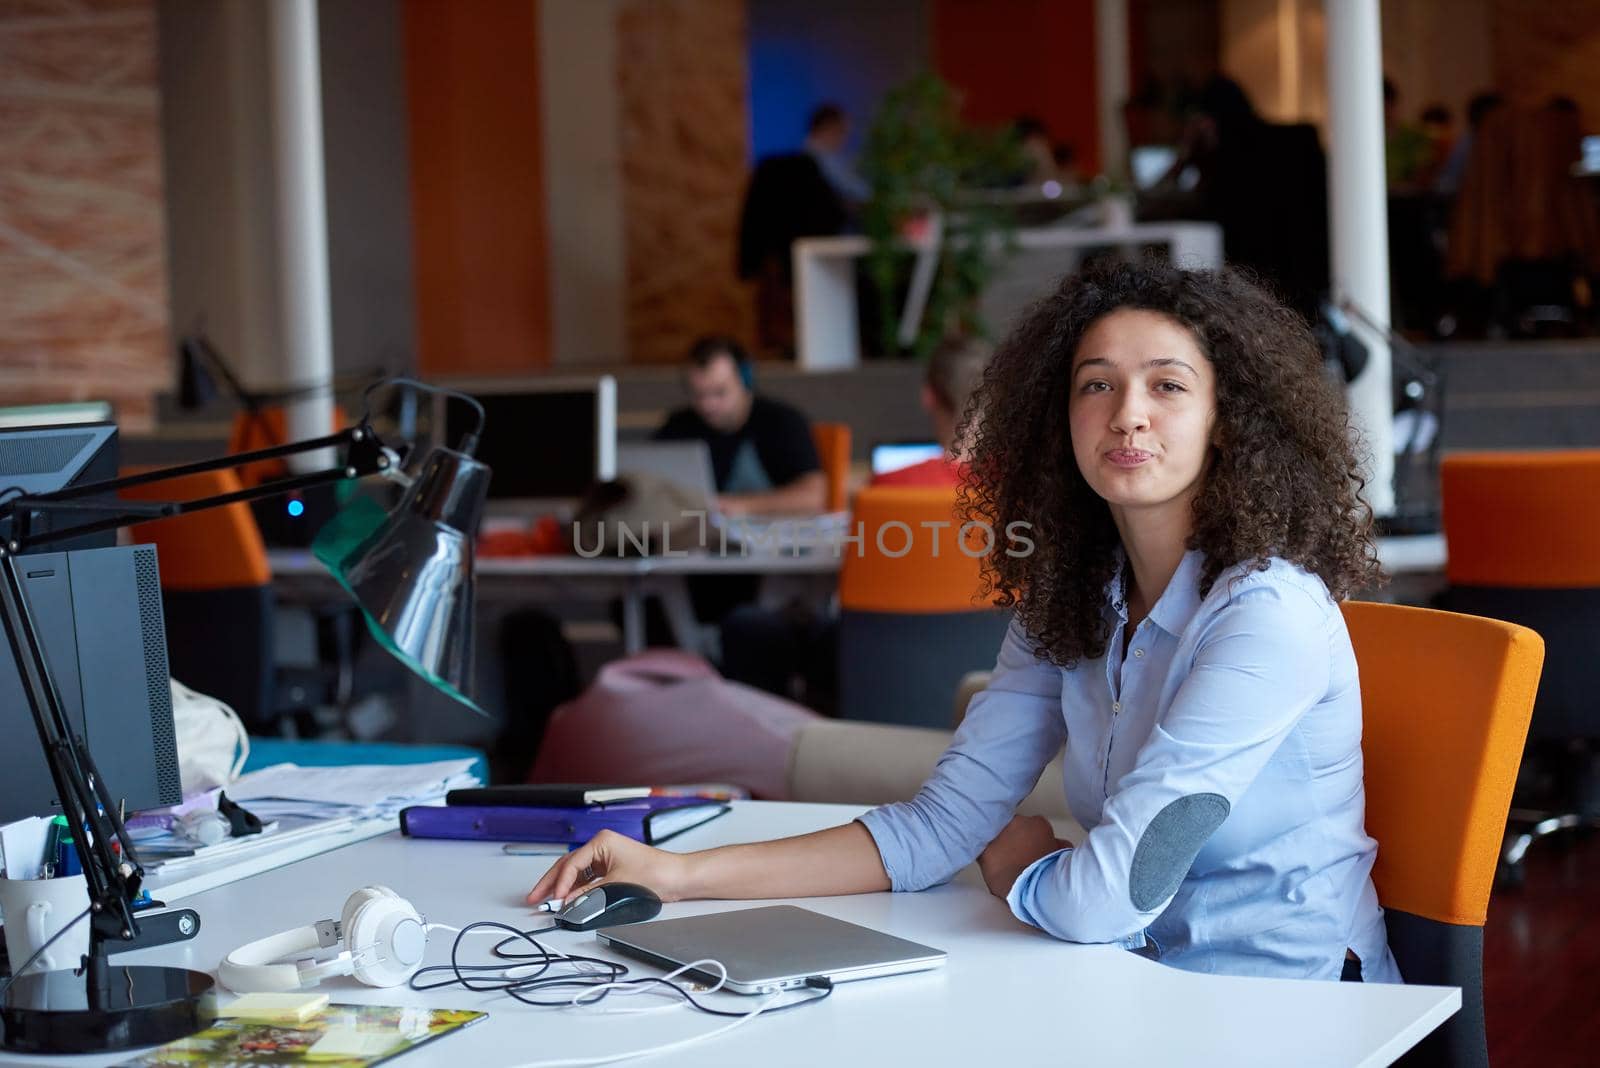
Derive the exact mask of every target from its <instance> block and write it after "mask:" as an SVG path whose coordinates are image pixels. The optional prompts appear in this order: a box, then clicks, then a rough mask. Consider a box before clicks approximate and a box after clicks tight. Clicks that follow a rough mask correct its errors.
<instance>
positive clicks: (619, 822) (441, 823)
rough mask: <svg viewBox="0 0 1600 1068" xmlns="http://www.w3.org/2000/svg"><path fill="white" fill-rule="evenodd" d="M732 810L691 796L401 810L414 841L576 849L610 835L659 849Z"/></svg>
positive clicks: (403, 823) (402, 821)
mask: <svg viewBox="0 0 1600 1068" xmlns="http://www.w3.org/2000/svg"><path fill="white" fill-rule="evenodd" d="M727 811H728V806H727V805H726V804H724V803H723V802H721V801H705V800H701V799H698V798H692V797H688V798H685V797H641V798H639V799H637V800H633V801H614V802H611V803H610V804H605V805H591V806H589V807H588V808H564V807H556V806H546V805H529V806H522V807H511V806H505V805H495V806H477V805H412V806H411V807H410V808H406V809H402V810H401V811H400V833H401V834H407V835H410V836H411V837H413V838H467V839H473V840H476V841H489V842H567V843H570V844H577V843H580V842H587V841H588V840H589V839H591V838H593V837H594V836H595V835H596V834H597V833H598V832H600V831H605V830H610V831H616V832H617V833H618V834H625V835H627V836H628V837H629V838H633V839H635V840H637V841H640V842H643V843H645V844H646V845H659V844H660V843H662V842H665V841H666V840H667V839H669V838H671V837H673V836H674V835H678V834H682V833H683V832H684V831H687V830H688V829H689V828H691V827H698V826H700V825H701V824H702V823H705V822H707V821H708V820H714V819H716V818H717V817H718V816H720V815H722V814H723V813H724V812H727Z"/></svg>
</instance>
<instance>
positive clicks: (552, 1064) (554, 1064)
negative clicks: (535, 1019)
mask: <svg viewBox="0 0 1600 1068" xmlns="http://www.w3.org/2000/svg"><path fill="white" fill-rule="evenodd" d="M780 996H781V995H780V994H776V993H774V994H769V995H767V997H766V998H765V999H764V1000H763V1001H762V1002H761V1004H759V1005H757V1006H756V1007H755V1008H754V1009H751V1010H750V1011H749V1012H747V1013H745V1014H744V1015H743V1016H741V1017H739V1018H738V1019H737V1020H735V1021H733V1022H732V1023H729V1024H724V1025H722V1026H721V1027H719V1028H717V1029H716V1030H715V1031H707V1032H706V1033H705V1034H703V1035H694V1036H692V1037H690V1038H681V1039H679V1040H678V1041H676V1042H667V1043H665V1044H663V1045H660V1046H648V1047H646V1048H644V1049H630V1050H627V1051H626V1052H623V1053H607V1054H603V1055H602V1056H599V1057H569V1058H566V1059H564V1060H559V1061H524V1062H523V1063H521V1064H518V1065H515V1066H514V1068H587V1066H588V1065H593V1064H611V1063H612V1062H613V1061H626V1060H630V1059H632V1058H634V1057H647V1056H653V1055H655V1054H657V1053H667V1052H670V1051H672V1050H678V1049H683V1048H685V1047H687V1046H692V1045H694V1044H695V1043H697V1042H705V1041H707V1040H709V1039H713V1038H716V1037H717V1036H718V1035H725V1034H727V1033H728V1032H729V1031H732V1030H733V1029H734V1028H735V1027H740V1026H743V1025H744V1024H747V1023H749V1022H750V1021H751V1020H754V1019H755V1018H756V1017H757V1016H760V1015H761V1014H762V1013H763V1012H766V1011H767V1010H768V1009H770V1008H771V1007H772V1003H773V1002H775V1001H777V1000H778V998H779V997H780Z"/></svg>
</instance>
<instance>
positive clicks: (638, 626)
mask: <svg viewBox="0 0 1600 1068" xmlns="http://www.w3.org/2000/svg"><path fill="white" fill-rule="evenodd" d="M850 551H852V549H851V547H850V546H848V545H846V546H843V547H842V549H841V550H840V551H838V552H836V551H834V549H833V548H832V547H831V546H828V545H817V546H812V547H809V548H808V549H806V550H805V551H802V552H798V553H795V552H791V551H789V550H787V549H784V550H776V551H772V550H763V551H759V552H755V551H753V552H750V553H749V554H742V553H740V552H739V551H738V550H736V549H730V550H729V551H728V553H727V554H726V555H716V554H711V553H690V554H687V555H685V556H670V557H667V556H654V557H625V558H619V557H615V556H597V557H593V558H590V559H586V558H584V557H581V556H480V557H478V567H477V575H478V596H479V598H481V599H482V600H484V601H486V602H506V601H512V602H523V601H544V602H551V601H561V600H579V601H586V602H606V601H610V600H612V599H617V600H620V601H621V602H622V645H623V650H624V651H625V652H627V653H636V652H639V651H640V650H642V649H643V648H644V647H645V633H644V604H645V599H646V598H647V597H650V596H652V595H654V596H658V597H660V598H661V602H662V605H663V607H664V608H665V609H666V614H667V620H668V622H669V623H670V624H671V625H672V629H673V632H674V635H675V637H676V638H677V639H678V644H679V645H680V646H681V647H683V648H685V649H694V650H697V651H702V652H703V651H704V650H705V643H704V640H703V636H702V634H701V628H700V626H699V624H697V623H696V622H695V618H694V611H693V609H692V607H691V605H690V603H689V588H688V584H687V582H686V579H687V578H688V577H689V576H691V575H761V576H763V578H765V579H767V580H768V582H767V585H768V586H780V585H781V588H782V589H783V591H784V592H786V593H795V594H798V595H801V596H804V597H806V598H807V599H813V600H817V601H825V600H826V599H827V597H828V596H829V595H830V594H831V593H832V592H833V591H834V589H836V587H837V576H838V573H839V567H840V565H841V564H842V562H843V555H842V554H843V553H846V552H850ZM1378 558H1379V560H1380V561H1381V562H1382V563H1383V566H1384V568H1385V569H1386V570H1387V571H1389V572H1390V573H1391V574H1392V575H1394V576H1395V577H1396V584H1395V592H1397V593H1400V592H1402V591H1403V590H1406V589H1409V588H1410V586H1409V585H1407V584H1408V583H1409V584H1413V585H1417V587H1418V588H1419V589H1423V590H1424V592H1426V589H1427V588H1428V587H1430V586H1432V585H1438V584H1441V583H1442V575H1443V572H1444V563H1445V542H1444V535H1442V534H1421V535H1407V536H1404V537H1394V538H1379V539H1378ZM267 559H268V561H269V563H270V565H271V567H272V578H273V584H274V586H275V587H276V588H277V591H278V595H279V597H280V598H282V599H283V600H285V601H288V602H306V601H310V602H319V601H323V600H327V599H328V598H329V597H331V596H334V595H335V594H336V593H337V587H336V586H335V584H334V581H333V579H332V577H331V576H330V575H329V574H328V573H327V571H326V569H324V568H323V567H322V565H321V564H319V563H318V562H317V561H316V560H315V559H314V558H313V557H312V556H311V554H310V553H309V552H306V551H305V550H299V549H277V550H273V551H271V552H269V553H268V554H267ZM1398 599H1400V600H1406V597H1405V596H1403V595H1402V596H1401V597H1399V598H1398Z"/></svg>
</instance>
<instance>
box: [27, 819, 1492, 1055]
mask: <svg viewBox="0 0 1600 1068" xmlns="http://www.w3.org/2000/svg"><path fill="white" fill-rule="evenodd" d="M861 811H862V809H861V808H860V806H844V805H800V804H780V803H763V802H744V803H740V804H737V805H736V806H735V808H734V811H733V812H732V813H730V814H729V815H727V816H724V817H723V818H721V819H718V820H716V821H714V822H712V823H710V824H707V825H706V826H704V827H702V828H698V829H696V830H694V831H691V832H688V833H686V834H685V835H683V836H681V838H680V839H678V840H677V841H675V842H674V843H673V846H674V848H679V849H696V848H703V847H706V846H710V845H722V844H727V843H731V842H739V841H752V840H757V839H761V838H769V837H775V836H780V835H788V834H798V833H803V832H806V831H811V830H816V829H820V828H823V827H828V826H833V825H837V824H840V823H843V822H846V821H848V820H849V819H851V818H853V817H854V816H855V815H856V814H858V813H860V812H861ZM550 863H551V861H550V860H549V859H548V858H544V857H510V856H506V855H504V854H503V853H502V852H501V850H500V845H499V843H496V842H451V841H421V840H411V839H404V838H401V837H400V836H399V835H398V834H391V835H388V836H385V837H382V838H375V839H371V840H368V841H365V842H361V843H358V844H355V845H351V846H348V847H345V848H342V849H337V850H334V851H332V852H329V853H324V854H322V855H320V856H316V857H312V858H310V859H307V860H302V861H300V862H299V863H296V864H291V865H289V866H287V867H284V868H279V869H277V870H274V871H269V872H264V873H261V874H257V875H253V876H251V877H249V878H247V879H244V880H243V881H240V882H236V883H233V884H231V885H228V886H223V887H218V888H216V889H213V890H210V891H207V892H205V893H202V894H198V895H196V896H194V897H190V898H187V899H186V900H185V901H184V902H183V903H184V904H185V905H187V906H189V907H192V908H195V909H197V910H199V912H200V914H201V917H202V929H201V933H200V934H199V936H198V937H197V938H196V939H195V940H194V941H192V942H190V943H187V944H185V945H183V946H182V947H176V946H168V947H164V948H161V949H155V950H146V951H142V952H141V953H137V954H125V955H123V956H120V957H118V958H116V960H117V961H118V962H124V963H165V964H183V965H186V966H188V967H192V968H197V969H202V970H206V971H212V970H214V969H215V967H216V965H217V962H218V960H219V959H220V958H221V957H222V955H223V954H224V953H225V952H227V951H228V950H230V949H232V948H234V947H235V946H237V945H239V944H240V943H242V942H244V941H247V940H251V939H256V938H261V937H263V936H265V935H268V934H271V933H273V932H276V931H281V930H285V929H287V928H290V927H294V926H299V925H303V924H306V923H310V922H312V921H314V920H317V919H321V918H323V917H328V916H337V915H338V913H339V910H340V908H341V906H342V905H343V903H344V899H345V897H346V896H347V895H348V894H349V892H350V891H351V890H353V889H355V888H357V887H359V886H363V885H367V884H369V883H374V882H381V883H383V884H385V885H388V886H390V887H392V888H394V889H395V890H396V891H397V892H399V893H401V894H403V895H404V896H406V897H408V898H410V899H411V900H412V901H413V902H414V903H415V904H416V905H417V907H418V908H419V909H420V910H421V911H422V913H423V914H424V915H425V916H426V917H427V918H428V919H429V920H431V921H435V922H440V923H449V924H455V925H460V924H465V923H468V922H471V921H474V920H481V919H494V920H501V921H504V922H507V923H513V924H517V925H520V926H522V927H532V926H539V925H541V921H542V919H543V917H541V916H536V915H534V914H533V913H531V912H530V911H529V910H528V908H527V906H526V905H524V904H523V895H524V894H525V893H526V891H527V890H528V888H529V887H530V886H531V885H532V884H533V882H534V880H535V879H536V878H537V876H538V875H539V874H540V873H541V872H543V871H544V869H545V868H546V867H547V866H548V865H549V864H550ZM795 903H796V904H801V905H803V906H804V907H807V908H811V909H815V910H816V911H818V912H823V913H827V914H830V915H833V916H837V917H839V918H841V919H846V920H850V921H853V922H856V923H860V924H864V925H866V926H869V927H874V928H877V929H879V930H883V931H888V932H890V933H892V934H896V935H899V936H901V937H904V938H910V939H912V940H914V941H919V942H924V943H926V944H928V945H931V946H936V947H938V948H941V949H944V950H947V951H948V952H949V954H950V959H949V963H948V964H947V965H946V966H945V967H944V968H942V969H940V970H938V971H933V972H924V973H919V974H913V975H904V976H893V977H889V978H881V979H869V980H864V981H860V982H854V983H843V984H840V985H839V987H838V988H836V989H835V990H834V992H833V995H832V996H831V997H830V998H829V999H828V1000H826V1001H824V1002H822V1003H821V1004H819V1005H814V1006H808V1007H806V1008H803V1009H796V1010H794V1011H793V1012H788V1013H782V1014H780V1015H777V1016H773V1017H770V1018H767V1017H760V1018H757V1019H756V1020H753V1021H751V1022H749V1023H748V1024H745V1025H743V1026H741V1027H739V1028H738V1029H736V1030H734V1031H733V1032H731V1033H729V1034H727V1035H723V1036H719V1037H717V1038H714V1039H711V1040H709V1041H707V1042H705V1043H702V1044H698V1045H695V1046H693V1047H690V1048H688V1049H685V1050H682V1051H678V1052H674V1053H669V1054H665V1055H662V1056H658V1057H653V1058H651V1059H650V1060H648V1061H647V1062H645V1063H649V1064H663V1065H696V1066H705V1065H755V1066H761V1068H778V1066H784V1065H795V1066H801V1065H804V1066H814V1065H819V1064H835V1065H857V1064H874V1065H898V1064H911V1065H918V1066H930V1068H932V1066H946V1065H948V1066H951V1068H974V1066H981V1065H992V1064H1019V1065H1021V1064H1045V1063H1049V1064H1063V1065H1084V1066H1087V1065H1094V1066H1104V1065H1162V1066H1166V1065H1179V1064H1181V1065H1185V1066H1205V1065H1216V1066H1219V1068H1220V1066H1228V1068H1238V1066H1246V1065H1274V1066H1277V1065H1285V1064H1293V1065H1297V1066H1301V1068H1312V1066H1323V1065H1326V1066H1330V1068H1331V1066H1377V1065H1385V1064H1389V1063H1391V1062H1392V1061H1393V1060H1394V1059H1395V1058H1396V1057H1397V1056H1399V1055H1400V1054H1401V1053H1402V1052H1404V1051H1405V1050H1406V1049H1408V1048H1409V1047H1410V1046H1412V1045H1413V1044H1415V1043H1416V1042H1417V1041H1418V1040H1419V1039H1421V1038H1422V1037H1423V1036H1424V1035H1426V1034H1427V1033H1428V1032H1429V1031H1431V1030H1432V1029H1433V1028H1435V1027H1436V1026H1438V1025H1439V1024H1440V1023H1441V1022H1443V1021H1444V1020H1445V1019H1447V1018H1448V1017H1449V1016H1450V1015H1451V1014H1452V1013H1453V1012H1455V1011H1456V1010H1457V1009H1458V1008H1459V1007H1460V1004H1461V995H1460V991H1459V990H1457V989H1456V988H1454V987H1406V986H1381V985H1376V984H1374V985H1366V984H1360V983H1337V982H1308V981H1297V980H1280V979H1242V978H1234V977H1224V976H1204V975H1194V974H1190V973H1186V972H1180V971H1177V970H1175V969H1172V968H1167V967H1164V966H1163V965H1160V964H1156V963H1153V962H1151V961H1148V960H1145V959H1143V958H1141V957H1138V956H1136V955H1134V954H1131V953H1128V952H1126V951H1124V950H1121V949H1117V948H1114V947H1110V946H1084V945H1073V944H1069V943H1064V942H1059V941H1056V940H1055V939H1052V938H1050V937H1049V936H1048V935H1045V934H1043V933H1041V932H1039V931H1037V930H1034V929H1032V928H1029V927H1026V926H1024V925H1023V924H1021V923H1019V922H1017V921H1016V920H1015V919H1013V918H1012V916H1011V914H1010V913H1009V912H1008V911H1007V909H1006V907H1005V905H1004V904H1003V903H1002V902H1000V901H999V900H997V899H996V898H993V897H991V896H990V895H989V894H988V893H987V892H986V891H985V890H984V889H983V885H982V883H981V881H979V880H978V879H977V878H976V871H975V869H969V870H968V871H967V872H966V873H964V874H963V875H962V876H961V877H959V878H958V879H957V880H956V881H955V882H953V883H951V884H949V885H946V886H943V887H939V888H936V889H933V890H929V891H925V892H923V893H918V894H887V893H882V894H864V895H858V896H854V897H840V898H818V899H811V900H808V901H797V902H795ZM750 904H752V903H747V902H731V903H730V902H720V901H718V902H708V901H699V902H684V903H679V904H671V905H668V906H667V907H666V909H665V910H664V911H663V913H662V915H663V917H673V916H684V915H690V914H695V913H701V912H708V911H716V910H724V909H729V908H742V907H749V906H750ZM453 937H454V936H453V935H451V934H448V933H444V932H438V933H436V934H435V935H434V938H433V940H432V941H431V942H430V945H429V947H428V956H427V962H428V963H430V964H432V963H440V962H442V961H443V960H444V959H445V957H446V952H447V948H448V945H449V939H451V938H453ZM545 937H546V938H547V940H548V943H549V944H550V945H551V946H552V947H553V948H558V949H571V950H573V951H576V952H581V953H585V954H593V955H598V956H610V955H611V954H609V953H606V952H605V951H603V950H601V949H600V947H599V943H598V942H596V940H595V938H594V935H593V934H592V933H573V932H560V933H556V934H552V935H549V936H545ZM470 941H471V942H473V943H476V952H475V953H474V954H473V957H474V958H475V959H476V958H479V957H481V956H483V955H484V954H485V953H486V951H487V949H488V948H489V946H490V945H492V944H493V942H494V939H493V938H491V937H487V936H484V937H476V938H472V939H470ZM631 966H632V967H633V969H634V974H636V975H649V974H659V972H657V971H656V970H654V969H651V968H648V967H646V966H644V965H639V964H633V965H631ZM320 989H321V990H322V991H324V992H326V993H328V994H329V995H330V996H331V997H332V998H333V1000H334V1001H335V1002H368V1003H376V1004H425V1005H431V1006H436V1007H452V1008H472V1009H481V1010H484V1011H487V1012H488V1013H489V1018H488V1019H487V1020H485V1021H483V1022H481V1023H479V1024H477V1025H475V1026H473V1027H470V1028H468V1029H467V1030H465V1031H462V1032H458V1033H455V1034H452V1035H449V1036H446V1037H444V1038H441V1039H439V1040H437V1042H436V1043H435V1044H432V1045H430V1046H428V1047H426V1048H425V1049H423V1050H421V1051H417V1052H413V1053H409V1054H406V1055H404V1056H403V1057H402V1058H400V1059H399V1060H398V1061H397V1062H396V1063H398V1064H400V1065H415V1066H421V1065H428V1064H459V1065H474V1066H483V1068H495V1066H501V1065H505V1066H510V1065H517V1064H522V1063H524V1062H527V1061H530V1060H541V1061H542V1060H550V1059H557V1058H564V1057H578V1056H598V1055H601V1054H605V1053H609V1052H621V1051H624V1050H630V1049H637V1048H644V1047H647V1046H651V1045H655V1044H660V1043H665V1042H669V1041H675V1040H678V1039H682V1038H686V1037H688V1036H692V1035H697V1034H702V1033H704V1032H706V1031H710V1030H713V1029H715V1028H716V1027H718V1026H720V1025H721V1024H724V1023H727V1022H729V1021H727V1020H724V1019H721V1018H715V1017H710V1016H705V1015H701V1014H699V1013H695V1012H692V1011H691V1010H688V1009H682V1010H673V1011H671V1012H661V1013H654V1014H648V1015H642V1016H633V1017H630V1016H619V1015H610V1016H607V1015H600V1014H596V1013H588V1012H584V1011H574V1010H555V1009H535V1008H530V1007H527V1006H524V1005H521V1004H519V1003H517V1002H515V1001H513V1000H511V999H509V998H506V997H503V996H497V995H494V994H485V993H468V992H465V991H461V990H441V991H432V992H429V993H426V994H420V993H414V992H412V991H410V990H408V989H406V988H404V987H399V988H393V989H388V990H379V989H375V988H371V987H365V986H362V985H360V984H358V983H356V982H355V981H354V980H352V979H348V978H345V979H336V980H332V981H330V982H328V983H324V984H323V985H322V986H321V987H320ZM718 998H719V999H720V1000H719V1001H718V1002H717V1003H718V1004H719V1006H720V1007H725V1008H733V1009H736V1010H737V1009H740V1008H750V1007H753V1006H754V1004H755V1002H754V1001H753V1000H751V999H747V998H742V997H739V996H737V995H719V996H718ZM120 1059H123V1058H121V1057H52V1058H49V1060H48V1063H50V1064H68V1065H79V1064H84V1065H108V1064H114V1063H117V1061H118V1060H120ZM42 1060H43V1059H42V1058H40V1057H37V1056H34V1057H19V1056H12V1055H0V1064H24V1063H25V1064H34V1065H37V1064H40V1063H42Z"/></svg>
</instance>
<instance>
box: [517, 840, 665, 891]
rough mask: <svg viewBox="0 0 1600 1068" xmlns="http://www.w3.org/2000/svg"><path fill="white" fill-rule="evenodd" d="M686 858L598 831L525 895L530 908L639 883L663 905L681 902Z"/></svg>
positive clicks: (554, 866) (559, 861) (546, 873)
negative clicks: (590, 891)
mask: <svg viewBox="0 0 1600 1068" xmlns="http://www.w3.org/2000/svg"><path fill="white" fill-rule="evenodd" d="M688 866H689V858H688V857H687V856H684V855H683V854H681V853H668V852H666V851H665V850H661V849H655V848H653V847H651V846H647V845H645V844H644V843H643V842H636V841H634V840H633V839H632V838H629V837H627V836H626V835H621V834H618V833H617V832H616V831H601V832H600V833H599V834H597V835H595V836H594V837H593V838H591V839H589V841H587V842H585V843H584V844H583V845H581V846H579V847H578V848H577V849H574V850H573V851H572V852H570V853H568V854H567V855H566V856H564V857H562V858H561V859H560V860H558V861H556V862H555V864H553V865H552V866H551V868H550V870H549V871H547V872H545V873H544V875H543V877H541V878H540V879H539V881H538V882H537V883H535V884H534V885H533V889H532V890H530V891H528V901H529V903H530V904H534V905H538V904H542V903H544V902H545V901H548V900H550V899H551V898H560V899H561V900H562V901H571V900H572V899H573V898H575V897H577V896H578V895H579V894H581V893H583V892H584V891H585V890H588V889H590V888H591V887H595V886H599V885H600V884H601V883H614V882H628V883H638V884H639V885H640V886H644V887H647V888H648V889H650V890H653V891H655V894H656V896H657V897H659V898H660V899H661V900H662V901H677V900H679V899H681V898H682V897H683V896H684V894H685V892H686V887H687V886H688V878H687V875H688Z"/></svg>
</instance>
